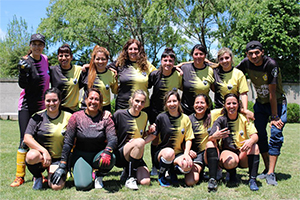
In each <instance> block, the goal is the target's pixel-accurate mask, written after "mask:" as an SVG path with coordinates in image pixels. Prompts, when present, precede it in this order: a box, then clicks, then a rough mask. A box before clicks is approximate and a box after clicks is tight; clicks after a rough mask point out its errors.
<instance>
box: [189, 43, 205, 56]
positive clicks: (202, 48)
mask: <svg viewBox="0 0 300 200" xmlns="http://www.w3.org/2000/svg"><path fill="white" fill-rule="evenodd" d="M195 49H198V50H199V51H202V52H203V53H204V54H205V55H207V50H206V47H205V46H203V45H202V44H196V45H195V46H194V47H193V48H192V51H191V56H193V54H194V51H195Z"/></svg>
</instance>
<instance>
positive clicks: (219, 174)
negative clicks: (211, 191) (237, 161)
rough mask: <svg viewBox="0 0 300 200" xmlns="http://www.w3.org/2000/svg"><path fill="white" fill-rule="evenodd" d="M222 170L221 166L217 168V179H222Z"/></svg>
mask: <svg viewBox="0 0 300 200" xmlns="http://www.w3.org/2000/svg"><path fill="white" fill-rule="evenodd" d="M222 171H223V169H222V168H218V170H217V181H219V180H221V179H222V177H223V174H222Z"/></svg>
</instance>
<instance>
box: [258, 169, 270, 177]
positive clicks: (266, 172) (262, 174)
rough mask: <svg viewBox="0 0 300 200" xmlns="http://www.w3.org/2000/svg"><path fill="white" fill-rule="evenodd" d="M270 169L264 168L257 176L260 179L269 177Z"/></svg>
mask: <svg viewBox="0 0 300 200" xmlns="http://www.w3.org/2000/svg"><path fill="white" fill-rule="evenodd" d="M267 174H268V170H266V169H265V170H264V171H263V172H262V173H261V174H259V175H258V176H257V177H256V178H258V179H265V178H267Z"/></svg>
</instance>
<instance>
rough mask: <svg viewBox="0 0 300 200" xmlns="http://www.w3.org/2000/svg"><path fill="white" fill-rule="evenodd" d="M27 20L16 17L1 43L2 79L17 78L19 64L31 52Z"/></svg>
mask: <svg viewBox="0 0 300 200" xmlns="http://www.w3.org/2000/svg"><path fill="white" fill-rule="evenodd" d="M27 29H28V27H27V23H26V22H25V20H23V19H22V18H20V20H18V19H17V17H16V16H14V17H13V20H12V21H11V22H10V23H9V24H8V28H7V35H6V37H5V38H4V39H3V40H1V41H0V63H1V64H0V72H1V73H0V74H1V77H15V76H17V74H18V68H17V63H18V62H19V59H20V58H21V57H22V56H24V55H26V53H27V51H28V50H29V39H30V34H29V32H28V31H27Z"/></svg>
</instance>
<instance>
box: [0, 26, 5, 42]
mask: <svg viewBox="0 0 300 200" xmlns="http://www.w3.org/2000/svg"><path fill="white" fill-rule="evenodd" d="M5 35H6V32H4V31H2V29H0V39H1V40H3V39H4V38H5Z"/></svg>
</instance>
